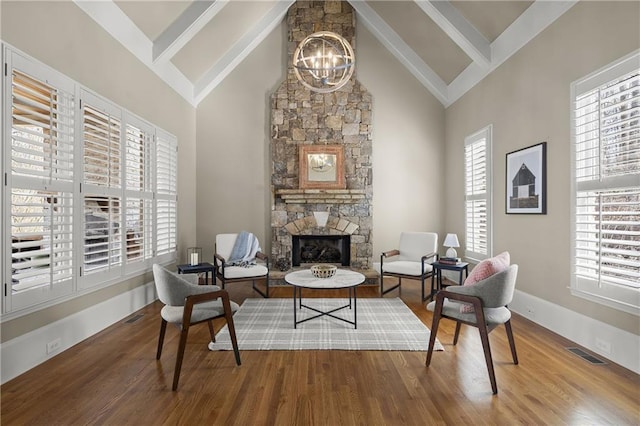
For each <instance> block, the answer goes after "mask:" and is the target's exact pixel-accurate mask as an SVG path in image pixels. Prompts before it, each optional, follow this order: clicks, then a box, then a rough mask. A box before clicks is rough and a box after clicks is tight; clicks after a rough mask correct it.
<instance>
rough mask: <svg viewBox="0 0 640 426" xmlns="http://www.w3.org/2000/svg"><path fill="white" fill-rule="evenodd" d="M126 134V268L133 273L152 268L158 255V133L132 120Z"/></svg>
mask: <svg viewBox="0 0 640 426" xmlns="http://www.w3.org/2000/svg"><path fill="white" fill-rule="evenodd" d="M126 132H127V135H126V145H125V167H126V173H125V176H126V182H125V195H126V199H127V205H126V207H125V219H124V220H125V222H124V225H125V230H126V235H125V237H124V238H125V244H126V249H125V252H126V264H127V265H128V268H130V269H138V268H140V267H145V266H148V262H147V261H148V260H149V259H151V258H153V253H154V249H153V240H154V238H153V236H154V229H153V189H154V187H153V179H152V170H153V166H152V165H153V153H152V148H153V143H154V133H155V131H154V129H153V127H152V126H151V125H150V124H148V123H145V122H144V121H142V120H140V119H138V118H136V117H133V116H128V117H127V127H126ZM174 154H175V152H174ZM174 160H176V159H175V155H174ZM160 175H161V176H162V173H161V174H160ZM174 247H175V246H174Z"/></svg>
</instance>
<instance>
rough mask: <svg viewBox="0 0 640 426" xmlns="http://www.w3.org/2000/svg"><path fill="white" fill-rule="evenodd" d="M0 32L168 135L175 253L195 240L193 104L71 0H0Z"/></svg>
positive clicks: (47, 312)
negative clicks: (176, 197)
mask: <svg viewBox="0 0 640 426" xmlns="http://www.w3.org/2000/svg"><path fill="white" fill-rule="evenodd" d="M0 7H1V14H2V27H1V30H2V32H1V38H2V40H3V41H4V42H7V43H9V44H11V45H12V46H14V47H16V48H18V49H20V50H22V51H23V52H25V53H27V54H28V55H31V56H33V57H34V58H36V59H38V60H39V61H41V62H43V63H45V64H47V65H49V66H50V67H52V68H54V69H56V70H57V71H60V72H62V73H63V74H66V75H67V76H69V77H71V78H72V79H74V80H76V81H77V82H79V83H81V84H82V85H84V86H85V87H87V88H89V89H91V90H93V91H95V92H96V93H98V94H100V95H102V96H104V97H106V98H108V99H110V100H111V101H113V102H115V103H117V104H119V105H121V106H123V107H125V108H127V109H128V110H129V111H131V112H133V113H135V114H137V115H139V116H140V117H142V118H144V119H145V120H147V121H149V122H151V123H153V124H155V125H157V126H159V127H161V128H163V129H164V130H166V131H168V132H170V133H173V134H174V135H176V136H177V138H178V144H179V149H180V151H179V165H178V168H179V174H178V179H179V180H178V193H179V194H180V204H179V206H178V215H179V217H178V235H179V241H178V246H179V247H178V253H179V254H183V252H184V251H185V248H186V247H187V246H189V245H192V244H194V243H195V222H196V214H195V209H193V208H191V206H193V205H194V203H195V202H194V197H195V189H194V188H195V185H194V182H195V168H194V163H195V108H193V107H192V106H191V105H189V104H188V103H187V102H186V101H185V100H184V99H183V98H182V97H180V96H179V95H178V94H177V93H175V92H174V91H173V90H172V89H171V88H169V87H168V86H167V85H166V84H164V83H163V82H162V81H161V80H160V79H159V78H158V77H156V75H155V74H153V73H152V72H151V71H150V70H149V69H148V68H147V67H145V66H144V65H142V64H141V63H140V62H139V61H138V60H137V59H136V58H135V57H134V56H133V55H131V54H130V53H129V51H127V50H126V49H125V48H124V47H122V45H120V43H118V42H117V41H115V40H114V39H113V38H112V37H111V36H109V35H108V34H107V33H106V32H105V31H104V30H102V29H101V28H100V27H99V26H98V25H97V24H96V23H95V22H94V21H93V20H92V19H90V18H89V17H88V16H87V15H86V14H85V13H84V12H82V11H81V10H80V9H79V8H78V7H77V6H76V5H75V4H74V3H73V2H70V1H68V2H67V1H65V2H49V1H45V2H31V1H29V2H25V1H20V2H13V1H2V2H1V3H0ZM150 280H151V276H150V274H147V275H146V276H139V277H136V278H133V279H130V280H128V281H126V282H123V283H121V284H118V285H115V286H111V287H109V288H106V289H103V290H99V291H97V292H95V293H92V294H89V295H86V296H83V297H80V298H77V299H74V300H72V301H69V302H65V303H62V304H60V305H57V306H54V307H52V308H49V309H44V310H42V311H39V312H36V313H34V314H30V315H27V316H24V317H21V318H18V319H15V320H12V321H6V322H4V323H3V324H2V340H3V341H7V340H9V339H11V338H13V337H16V336H17V335H21V334H24V333H25V332H27V331H30V330H33V329H36V328H38V327H41V326H43V325H45V324H49V323H51V322H53V321H56V320H58V319H61V318H64V317H66V316H68V315H70V314H72V313H75V312H78V311H80V310H82V309H85V308H87V307H90V306H92V305H95V304H97V303H100V302H101V301H104V300H106V299H109V298H111V297H113V296H115V295H117V294H120V293H123V292H125V291H127V290H130V289H131V288H134V287H137V286H140V285H142V284H144V283H146V282H149V281H150Z"/></svg>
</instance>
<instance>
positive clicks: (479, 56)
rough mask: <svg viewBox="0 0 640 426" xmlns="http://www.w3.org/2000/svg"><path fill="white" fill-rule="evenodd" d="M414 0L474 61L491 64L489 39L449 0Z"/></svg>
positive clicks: (486, 64) (483, 64)
mask: <svg viewBox="0 0 640 426" xmlns="http://www.w3.org/2000/svg"><path fill="white" fill-rule="evenodd" d="M414 1H415V3H416V5H417V6H418V7H419V8H420V9H422V11H423V12H424V13H426V14H427V15H428V16H429V17H430V18H431V19H432V20H433V22H435V23H436V24H437V25H438V26H439V27H440V28H441V29H442V31H444V32H445V34H447V35H448V36H449V38H451V40H453V41H454V43H456V44H457V45H458V46H459V47H460V48H461V49H462V50H463V51H464V53H466V54H467V55H468V56H469V57H470V58H471V59H472V60H473V61H474V62H476V63H477V64H478V65H480V66H481V67H488V66H489V65H490V63H491V45H490V44H489V40H487V39H486V38H485V37H484V36H483V35H482V33H480V31H478V30H477V29H476V27H474V26H473V25H471V23H470V22H469V21H467V20H466V19H465V17H464V16H462V14H461V13H460V12H458V9H456V8H455V7H453V5H452V4H451V3H450V2H449V1H445V0H438V1H433V0H414Z"/></svg>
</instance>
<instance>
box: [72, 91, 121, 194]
mask: <svg viewBox="0 0 640 426" xmlns="http://www.w3.org/2000/svg"><path fill="white" fill-rule="evenodd" d="M82 119H83V125H84V130H83V137H84V158H83V164H84V182H85V183H86V184H93V185H99V186H106V187H111V188H118V187H120V179H121V178H120V155H121V153H120V131H121V130H120V118H119V117H114V116H113V115H112V114H110V113H107V112H103V111H100V110H99V109H97V108H95V107H93V106H91V105H89V104H88V103H87V102H85V104H84V105H83V108H82Z"/></svg>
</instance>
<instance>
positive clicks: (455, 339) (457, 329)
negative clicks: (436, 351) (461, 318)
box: [453, 321, 462, 346]
mask: <svg viewBox="0 0 640 426" xmlns="http://www.w3.org/2000/svg"><path fill="white" fill-rule="evenodd" d="M460 327H462V324H461V323H460V322H458V321H456V332H455V334H454V335H453V344H454V346H455V345H456V344H457V343H458V337H459V336H460Z"/></svg>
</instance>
